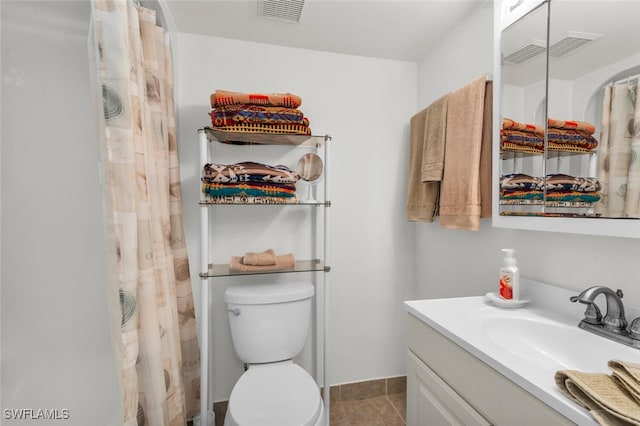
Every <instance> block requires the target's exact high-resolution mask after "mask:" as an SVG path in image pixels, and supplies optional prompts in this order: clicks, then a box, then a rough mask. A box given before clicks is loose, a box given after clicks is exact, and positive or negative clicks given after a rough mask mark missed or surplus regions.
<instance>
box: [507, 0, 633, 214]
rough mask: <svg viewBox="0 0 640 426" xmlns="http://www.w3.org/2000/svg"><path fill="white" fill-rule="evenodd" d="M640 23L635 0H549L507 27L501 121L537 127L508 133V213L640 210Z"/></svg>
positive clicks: (613, 212) (594, 212)
mask: <svg viewBox="0 0 640 426" xmlns="http://www.w3.org/2000/svg"><path fill="white" fill-rule="evenodd" d="M547 13H548V22H549V27H548V39H547ZM639 21H640V1H637V0H622V1H611V0H551V1H549V2H544V4H543V5H542V6H540V7H538V8H537V9H535V10H534V11H532V12H531V13H529V14H528V15H526V16H524V17H523V18H521V19H519V20H518V21H516V22H515V23H514V24H512V25H510V26H509V27H507V28H506V29H504V30H503V32H502V40H501V50H502V66H501V70H502V85H501V88H502V96H501V107H502V118H503V119H506V118H509V119H512V120H514V121H516V122H518V123H520V124H529V125H531V126H522V127H523V128H525V129H528V132H525V133H520V134H515V133H514V135H513V136H511V137H512V138H513V139H514V141H507V136H508V131H507V130H509V129H507V128H503V129H502V130H501V156H502V157H501V158H502V160H501V168H500V172H501V191H500V204H501V205H500V213H501V214H509V215H522V214H526V215H544V216H569V217H610V218H639V217H640V157H639V156H638V154H640V102H638V96H637V93H638V77H639V76H640V25H638V22H639ZM547 43H548V44H547ZM547 45H548V46H549V49H548V52H547V49H546V46H547ZM523 58H524V59H523ZM547 58H548V76H547V72H546V70H545V67H546V65H547V64H546V60H547ZM545 86H546V89H547V90H546V93H548V96H545ZM503 123H505V124H506V127H508V126H509V125H510V123H511V121H508V120H503ZM511 127H515V128H516V129H518V130H520V128H519V127H518V126H517V125H511ZM540 131H542V138H541V139H542V150H540V149H539V147H540V141H539V139H540V138H538V139H536V138H535V137H534V136H535V135H538V136H539V135H540ZM532 135H533V136H532ZM516 136H517V137H516ZM507 142H512V144H511V145H510V144H507ZM513 144H516V145H517V146H515V147H514V146H512V145H513ZM542 154H544V155H542ZM506 178H508V179H506Z"/></svg>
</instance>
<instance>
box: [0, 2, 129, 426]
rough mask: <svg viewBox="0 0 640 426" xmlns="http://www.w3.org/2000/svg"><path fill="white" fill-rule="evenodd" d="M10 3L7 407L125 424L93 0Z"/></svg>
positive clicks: (5, 19) (6, 42)
mask: <svg viewBox="0 0 640 426" xmlns="http://www.w3.org/2000/svg"><path fill="white" fill-rule="evenodd" d="M1 7H2V12H1V15H2V21H1V25H0V27H1V28H2V49H1V51H2V165H1V170H2V223H1V226H2V228H1V229H2V259H1V261H2V266H1V274H2V275H1V278H2V301H1V305H2V306H1V313H2V319H1V323H2V336H1V337H2V340H1V344H0V346H1V347H2V354H1V356H2V380H0V382H1V387H2V394H1V396H2V399H1V400H0V408H2V409H3V410H4V409H21V408H23V409H24V408H32V409H59V410H62V409H67V410H69V415H70V418H69V420H68V421H66V422H65V424H72V425H88V424H96V425H97V424H100V425H117V424H119V423H120V421H119V420H120V418H121V414H120V412H119V410H120V408H119V403H118V400H119V395H118V388H117V384H116V377H115V368H114V360H113V354H112V349H111V341H110V337H109V336H110V334H109V321H108V315H107V287H106V278H105V276H106V264H105V246H104V240H103V235H104V234H103V219H102V192H101V187H100V184H99V174H98V170H97V164H98V144H97V142H96V129H95V116H94V111H95V109H94V105H93V103H92V99H91V92H90V89H91V88H90V84H89V60H88V55H87V34H88V29H89V14H90V13H89V2H78V1H69V2H51V1H44V2H34V1H28V2H12V1H2V2H1ZM0 416H2V417H1V419H2V420H0V423H2V424H3V425H5V424H6V425H11V424H27V423H30V422H29V421H28V420H27V421H25V420H22V421H19V420H16V421H13V420H7V418H6V417H5V413H4V412H2V413H0ZM34 422H38V424H49V423H50V422H48V421H43V420H38V421H35V420H34ZM59 422H60V420H58V421H57V423H59ZM51 423H56V421H51Z"/></svg>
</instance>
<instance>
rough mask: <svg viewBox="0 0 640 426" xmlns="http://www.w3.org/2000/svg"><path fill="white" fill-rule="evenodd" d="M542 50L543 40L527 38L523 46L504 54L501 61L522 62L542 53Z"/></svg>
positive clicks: (513, 63) (509, 62) (543, 47)
mask: <svg viewBox="0 0 640 426" xmlns="http://www.w3.org/2000/svg"><path fill="white" fill-rule="evenodd" d="M544 51H545V45H544V41H541V40H535V39H532V40H529V41H528V42H527V44H525V45H524V46H522V47H519V48H517V49H516V50H514V51H513V52H511V53H509V54H508V55H504V56H503V57H502V61H503V63H505V64H512V65H517V64H522V63H524V62H527V61H529V60H531V59H533V58H535V57H536V56H538V55H541V54H542V53H544Z"/></svg>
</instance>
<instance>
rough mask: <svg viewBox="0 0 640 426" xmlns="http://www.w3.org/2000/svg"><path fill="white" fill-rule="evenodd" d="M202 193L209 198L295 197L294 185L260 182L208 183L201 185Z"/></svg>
mask: <svg viewBox="0 0 640 426" xmlns="http://www.w3.org/2000/svg"><path fill="white" fill-rule="evenodd" d="M202 192H204V193H205V194H207V195H210V196H214V197H215V196H223V197H224V196H230V195H246V196H248V197H282V198H291V197H295V195H296V186H295V185H284V184H283V185H275V184H266V183H261V182H243V183H226V184H221V183H209V182H205V183H203V184H202Z"/></svg>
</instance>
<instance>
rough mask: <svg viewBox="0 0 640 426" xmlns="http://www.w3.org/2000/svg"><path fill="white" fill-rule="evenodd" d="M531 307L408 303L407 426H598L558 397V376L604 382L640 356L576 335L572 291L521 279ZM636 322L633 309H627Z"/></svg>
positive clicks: (472, 300) (478, 300) (471, 300)
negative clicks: (612, 364) (613, 369)
mask: <svg viewBox="0 0 640 426" xmlns="http://www.w3.org/2000/svg"><path fill="white" fill-rule="evenodd" d="M522 284H523V290H524V291H525V297H527V298H530V299H531V302H530V303H528V304H527V305H525V306H523V307H519V308H516V309H507V308H503V307H498V306H495V305H493V304H492V303H491V302H490V301H489V300H488V299H487V298H486V297H485V296H476V297H461V298H448V299H429V300H415V301H407V302H405V304H404V305H405V309H406V311H407V312H408V318H407V328H408V331H407V332H408V351H407V425H423V424H447V425H449V424H450V425H545V426H546V425H570V424H579V425H597V423H596V422H595V421H594V420H593V418H592V417H591V415H590V414H589V413H588V412H587V411H586V410H584V409H583V408H582V407H579V406H578V405H577V404H575V403H574V402H572V401H571V400H569V399H568V398H567V397H566V396H564V395H563V394H562V393H561V391H560V389H559V388H557V386H556V384H555V381H554V374H555V372H556V371H557V370H564V369H573V370H580V371H585V372H603V373H610V371H609V370H608V367H607V361H609V360H611V359H622V360H628V361H634V360H635V361H636V362H637V360H638V359H640V350H638V349H636V348H632V347H629V346H625V345H622V344H620V343H616V342H613V341H610V340H608V339H605V338H603V337H600V336H597V335H595V334H593V333H589V332H586V331H584V330H582V329H580V328H579V327H578V323H579V322H580V320H581V319H582V316H583V311H584V305H582V306H581V305H579V304H573V303H571V302H570V301H569V298H570V297H571V296H574V295H575V294H577V293H578V292H575V291H572V290H567V289H563V288H560V287H555V286H550V285H547V284H543V283H538V282H535V281H532V280H527V279H523V280H522ZM627 311H628V312H627V315H628V317H629V316H632V317H634V316H636V315H637V314H638V309H637V307H633V306H629V307H627Z"/></svg>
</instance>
